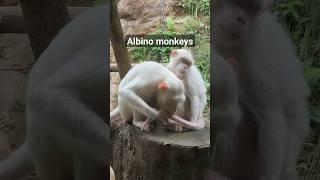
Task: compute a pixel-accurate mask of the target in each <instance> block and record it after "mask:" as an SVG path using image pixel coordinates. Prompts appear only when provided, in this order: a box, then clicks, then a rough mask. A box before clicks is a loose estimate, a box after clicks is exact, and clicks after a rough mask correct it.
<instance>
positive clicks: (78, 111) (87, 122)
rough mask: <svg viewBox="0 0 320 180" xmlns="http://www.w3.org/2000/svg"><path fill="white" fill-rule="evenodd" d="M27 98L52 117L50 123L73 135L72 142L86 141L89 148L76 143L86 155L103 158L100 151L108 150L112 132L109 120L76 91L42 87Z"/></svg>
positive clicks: (58, 129) (60, 130)
mask: <svg viewBox="0 0 320 180" xmlns="http://www.w3.org/2000/svg"><path fill="white" fill-rule="evenodd" d="M28 102H29V104H30V105H31V106H32V108H33V109H36V110H37V114H45V115H46V116H48V117H49V118H50V119H51V121H50V122H49V123H50V124H51V125H52V126H54V127H55V128H56V131H54V132H64V133H65V134H66V136H67V137H72V142H81V143H82V144H83V143H86V144H87V147H90V148H84V147H83V145H82V146H81V143H79V144H75V145H77V146H79V148H80V149H81V150H84V151H86V152H87V156H92V158H93V159H95V160H96V161H101V158H102V157H101V156H100V155H104V154H106V151H105V149H106V145H107V142H108V140H109V136H110V134H109V129H108V127H107V123H106V122H104V120H103V119H102V118H101V117H100V116H99V115H98V114H96V113H95V112H94V111H93V110H91V109H89V108H88V107H87V106H86V105H85V104H84V103H83V102H82V101H81V100H80V99H79V98H78V97H77V96H76V95H75V94H73V93H72V92H70V91H66V90H64V89H59V90H55V89H50V90H49V89H41V87H39V88H38V89H37V90H35V91H34V92H31V94H29V96H28ZM48 117H44V118H48ZM40 122H41V121H40ZM40 122H37V123H40ZM31 128H32V127H31ZM80 149H79V150H80ZM105 157H106V156H105Z"/></svg>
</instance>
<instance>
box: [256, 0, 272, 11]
mask: <svg viewBox="0 0 320 180" xmlns="http://www.w3.org/2000/svg"><path fill="white" fill-rule="evenodd" d="M272 5H273V0H263V1H262V7H261V9H260V11H259V12H258V15H261V14H262V13H263V12H265V11H267V10H268V9H270V8H272Z"/></svg>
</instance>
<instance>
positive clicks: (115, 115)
mask: <svg viewBox="0 0 320 180" xmlns="http://www.w3.org/2000/svg"><path fill="white" fill-rule="evenodd" d="M118 118H120V111H119V106H118V107H116V108H115V109H114V110H112V111H111V113H110V121H111V122H112V121H114V120H116V119H118Z"/></svg>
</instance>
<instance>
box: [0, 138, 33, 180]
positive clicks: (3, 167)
mask: <svg viewBox="0 0 320 180" xmlns="http://www.w3.org/2000/svg"><path fill="white" fill-rule="evenodd" d="M32 170H33V165H32V162H31V159H30V157H29V153H28V147H27V143H26V142H25V143H23V144H22V145H21V146H20V147H19V148H18V149H17V150H16V151H14V152H13V153H12V154H10V156H9V157H8V158H7V159H5V160H3V161H2V162H0V179H1V180H18V179H20V178H21V177H23V176H24V175H26V174H27V173H29V172H31V171H32Z"/></svg>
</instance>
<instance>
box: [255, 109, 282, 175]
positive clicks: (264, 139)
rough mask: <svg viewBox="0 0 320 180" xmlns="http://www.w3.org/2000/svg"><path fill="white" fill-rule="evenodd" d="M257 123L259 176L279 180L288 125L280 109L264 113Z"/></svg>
mask: <svg viewBox="0 0 320 180" xmlns="http://www.w3.org/2000/svg"><path fill="white" fill-rule="evenodd" d="M264 115H265V116H264V117H263V118H259V121H258V148H259V161H260V165H261V166H260V167H261V171H262V172H261V175H262V177H264V178H265V180H280V179H281V176H282V173H283V166H284V160H285V155H286V153H287V152H286V146H287V143H286V142H287V132H288V131H287V129H288V127H287V126H288V124H287V122H286V119H285V117H284V115H283V113H282V112H281V108H276V109H270V110H269V111H265V114H264Z"/></svg>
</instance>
